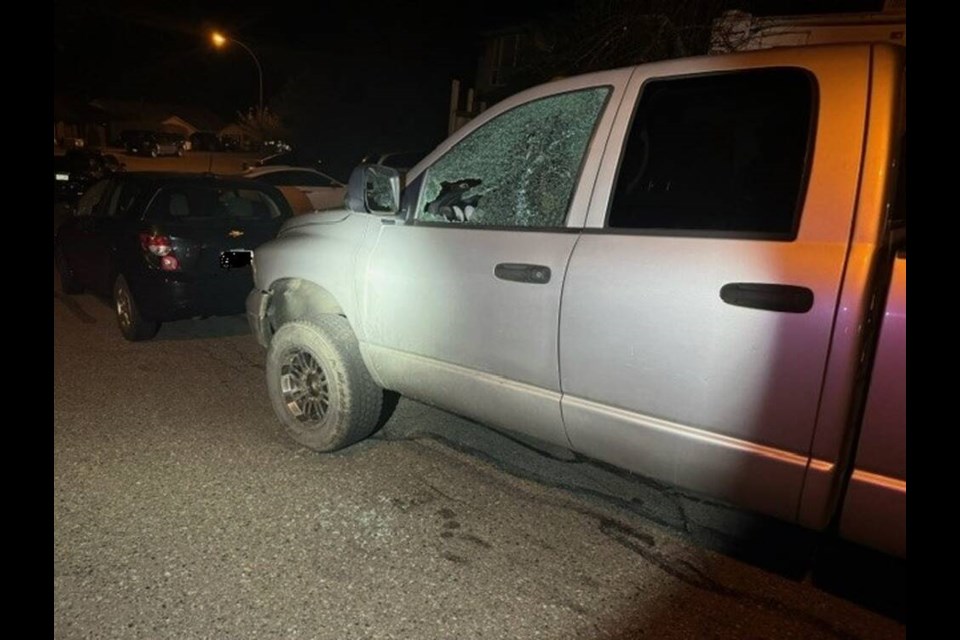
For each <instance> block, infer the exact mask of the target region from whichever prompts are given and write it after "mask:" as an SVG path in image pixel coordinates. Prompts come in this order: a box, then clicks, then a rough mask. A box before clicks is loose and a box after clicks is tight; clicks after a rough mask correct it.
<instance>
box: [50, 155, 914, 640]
mask: <svg viewBox="0 0 960 640" xmlns="http://www.w3.org/2000/svg"><path fill="white" fill-rule="evenodd" d="M241 160H242V159H238V158H233V159H226V160H224V162H228V163H229V162H233V163H237V164H239V161H241ZM198 162H200V160H199V156H194V157H192V158H191V157H190V156H188V157H187V158H183V159H177V158H170V159H158V160H152V159H133V162H132V163H131V162H129V161H128V166H129V168H130V169H131V170H136V169H139V168H151V167H152V168H157V169H163V170H168V167H170V166H173V167H182V168H183V169H184V170H197V169H196V165H197V163H198ZM131 164H132V166H130V165H131ZM144 164H146V165H148V166H141V165H144ZM201 170H202V168H201ZM216 170H219V171H223V172H227V170H226V169H225V168H224V169H220V168H219V167H218V168H217V169H216ZM263 357H264V353H263V350H262V349H261V348H260V346H259V345H257V344H256V342H255V340H254V339H253V337H252V336H251V335H250V334H249V331H248V329H247V327H246V324H245V321H244V319H243V318H242V317H240V316H236V317H230V318H217V319H209V320H195V321H184V322H177V323H170V324H168V325H165V326H163V327H162V328H161V330H160V333H159V334H158V336H157V337H156V339H154V340H153V341H150V342H146V343H138V344H132V343H128V342H125V341H124V340H123V339H122V338H121V337H120V334H119V331H118V330H117V328H116V325H115V322H114V319H113V315H112V311H111V308H110V306H109V304H108V303H107V302H106V301H104V300H101V299H98V298H96V297H93V296H90V295H80V296H64V295H63V294H62V293H61V292H60V290H59V284H58V281H57V275H56V273H54V636H55V637H57V638H150V639H156V638H177V639H180V638H186V639H190V638H213V639H219V638H224V639H238V640H240V639H246V638H317V639H326V638H330V639H349V638H358V639H359V638H414V639H421V638H423V639H428V638H438V639H439V638H504V639H515V638H516V639H526V638H551V639H554V638H590V639H593V638H616V639H627V638H657V639H660V638H664V639H670V638H744V637H751V638H870V639H874V638H879V639H884V638H902V637H905V635H906V629H905V627H904V626H903V625H902V624H900V623H898V622H896V621H894V620H893V619H891V618H888V617H885V616H883V615H880V614H878V613H875V612H873V611H870V610H867V609H865V608H863V607H861V606H860V605H858V604H855V603H854V602H852V601H850V600H848V599H844V598H840V597H837V596H835V595H832V594H830V593H827V592H825V591H824V590H823V589H821V588H819V587H818V586H815V585H814V584H813V583H811V581H810V580H809V579H804V573H805V567H806V561H807V559H808V553H807V551H808V550H809V547H807V546H806V545H805V543H807V542H808V540H807V539H806V538H803V537H800V538H798V537H796V536H795V535H794V531H793V530H792V529H788V528H783V527H781V526H780V525H777V524H775V523H772V522H770V521H767V520H764V519H760V518H755V517H753V516H749V515H747V514H743V513H741V512H737V511H734V510H731V509H728V508H726V507H724V506H723V505H718V504H716V503H713V502H711V501H708V500H704V499H702V498H699V497H697V496H691V495H686V494H683V493H679V492H677V491H674V490H672V489H670V488H668V487H664V486H661V485H659V484H657V483H653V482H649V481H646V480H644V479H642V478H638V477H636V476H632V475H630V474H626V473H622V472H620V471H618V470H615V469H610V468H607V467H604V466H601V465H598V464H595V463H592V462H589V461H586V460H582V459H579V458H576V457H573V456H571V455H570V454H568V453H566V452H563V451H556V450H547V451H543V450H541V449H538V448H536V447H532V446H530V443H526V442H521V441H518V440H516V439H515V438H511V437H507V436H505V435H503V434H500V433H497V432H495V431H492V430H489V429H486V428H483V427H480V426H478V425H475V424H473V423H471V422H469V421H466V420H463V419H460V418H458V417H455V416H452V415H450V414H447V413H444V412H441V411H438V410H435V409H432V408H430V407H427V406H425V405H422V404H419V403H415V402H411V401H406V400H401V402H400V404H399V405H398V407H397V410H396V412H395V414H394V416H393V418H392V419H391V420H390V422H389V423H388V424H387V425H386V427H385V428H384V429H383V430H381V431H380V432H379V433H378V434H376V435H375V437H374V438H372V439H370V440H368V441H366V442H362V443H360V444H358V445H355V446H353V447H351V448H349V449H347V450H345V451H342V452H339V453H336V454H328V455H321V454H316V453H313V452H311V451H308V450H306V449H303V448H301V447H299V446H298V445H296V444H295V443H293V442H292V441H291V440H289V439H288V438H287V437H286V436H285V435H284V434H283V433H282V431H281V428H280V426H279V423H278V422H277V421H276V420H275V418H274V416H273V414H272V412H271V409H270V406H269V402H268V399H267V394H266V385H265V382H264V379H263Z"/></svg>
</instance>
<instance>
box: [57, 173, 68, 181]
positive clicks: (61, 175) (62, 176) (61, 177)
mask: <svg viewBox="0 0 960 640" xmlns="http://www.w3.org/2000/svg"><path fill="white" fill-rule="evenodd" d="M53 179H54V180H58V181H60V182H67V181H68V180H69V179H70V174H69V173H55V174H53Z"/></svg>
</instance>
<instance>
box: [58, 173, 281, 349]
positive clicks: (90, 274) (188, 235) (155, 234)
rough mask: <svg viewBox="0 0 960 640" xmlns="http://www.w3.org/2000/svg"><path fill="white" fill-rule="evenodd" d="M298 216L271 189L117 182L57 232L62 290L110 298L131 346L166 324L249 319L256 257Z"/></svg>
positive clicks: (199, 181)
mask: <svg viewBox="0 0 960 640" xmlns="http://www.w3.org/2000/svg"><path fill="white" fill-rule="evenodd" d="M292 215H293V212H292V211H291V210H290V206H289V205H288V204H287V202H286V200H285V199H284V197H283V196H282V195H281V194H280V192H279V191H277V190H276V189H275V188H274V187H271V186H270V185H267V184H260V183H257V182H253V181H251V180H246V179H243V178H232V177H218V176H214V175H212V174H189V173H159V172H131V173H120V174H115V175H114V176H113V177H111V178H108V179H105V180H101V181H99V182H97V183H96V184H94V185H93V186H91V187H90V188H89V189H88V190H87V192H86V193H85V194H84V195H83V197H82V198H80V201H79V203H78V206H77V210H76V212H75V214H74V216H73V217H72V218H71V219H70V220H68V221H67V222H65V223H64V224H63V225H62V226H61V227H60V229H59V231H58V233H57V236H56V240H55V257H56V262H57V270H58V271H59V273H60V283H61V287H62V289H63V292H64V293H68V294H69V293H80V292H82V291H83V290H84V289H90V290H91V291H93V292H95V293H100V294H103V295H108V296H112V297H113V302H114V308H115V310H116V314H117V322H118V324H119V326H120V331H121V332H122V333H123V336H124V337H125V338H127V339H128V340H145V339H148V338H151V337H153V336H154V334H156V332H157V330H158V329H159V327H160V323H161V322H166V321H171V320H182V319H185V318H191V317H194V316H216V315H232V314H236V313H242V312H243V311H244V300H245V298H246V296H247V294H248V293H249V292H250V290H251V289H252V288H253V278H252V275H251V269H250V258H251V256H252V253H253V250H254V249H256V248H257V247H258V246H259V245H260V244H262V243H263V242H265V241H267V240H269V239H271V238H273V237H274V236H275V235H276V233H277V231H278V230H279V229H280V225H281V224H283V222H284V221H285V220H287V219H288V218H290V217H291V216H292Z"/></svg>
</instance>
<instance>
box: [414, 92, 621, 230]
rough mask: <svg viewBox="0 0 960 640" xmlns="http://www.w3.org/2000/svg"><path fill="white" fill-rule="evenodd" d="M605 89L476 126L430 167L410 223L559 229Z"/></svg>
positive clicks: (550, 100) (551, 99) (562, 97)
mask: <svg viewBox="0 0 960 640" xmlns="http://www.w3.org/2000/svg"><path fill="white" fill-rule="evenodd" d="M609 92H610V89H609V87H595V88H591V89H587V90H583V91H574V92H570V93H564V94H560V95H556V96H550V97H548V98H543V99H541V100H536V101H534V102H530V103H527V104H525V105H522V106H520V107H517V108H516V109H513V110H511V111H508V112H506V113H504V114H502V115H500V116H498V117H496V118H494V119H493V120H491V121H490V122H488V123H487V124H485V125H483V126H482V127H480V128H479V129H477V130H476V131H474V132H473V133H471V134H470V135H469V136H468V137H467V138H465V139H463V140H461V141H460V142H459V143H458V144H457V146H455V147H454V148H453V149H451V150H450V151H449V152H448V153H447V154H446V155H444V156H443V157H442V158H440V160H438V161H437V162H436V163H435V164H434V165H433V166H432V167H430V168H429V169H428V170H427V172H426V174H425V179H424V186H423V191H422V195H421V197H420V205H419V208H418V210H417V219H418V220H421V221H423V222H440V223H452V224H467V225H477V226H485V227H489V226H501V227H560V226H563V224H564V221H565V220H566V217H567V208H568V207H569V205H570V198H571V196H572V195H573V190H574V187H575V186H576V181H577V176H578V175H579V173H580V165H581V163H582V161H583V156H584V152H585V151H586V148H587V143H588V142H589V140H590V136H591V134H592V133H593V128H594V125H595V124H596V121H597V118H598V116H599V115H600V111H601V110H602V108H603V105H604V103H605V101H606V98H607V95H608V94H609Z"/></svg>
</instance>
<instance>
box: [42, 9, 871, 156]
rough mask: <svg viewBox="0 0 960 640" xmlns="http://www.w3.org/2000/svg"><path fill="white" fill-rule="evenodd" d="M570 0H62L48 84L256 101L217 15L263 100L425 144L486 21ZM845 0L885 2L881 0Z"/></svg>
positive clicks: (352, 128) (132, 95)
mask: <svg viewBox="0 0 960 640" xmlns="http://www.w3.org/2000/svg"><path fill="white" fill-rule="evenodd" d="M678 1H679V0H678ZM575 2H576V0H483V1H482V2H465V1H463V0H448V1H446V2H442V3H441V2H412V1H409V0H393V1H383V0H347V1H341V2H326V1H314V2H310V1H307V0H297V1H293V0H259V1H257V2H250V1H249V0H232V1H227V0H185V1H178V2H171V1H170V0H166V1H162V2H157V1H146V0H57V1H56V2H55V4H54V93H55V94H56V95H59V96H71V97H76V98H79V99H82V100H91V99H94V98H119V99H129V100H144V101H152V102H163V103H174V104H188V105H196V106H202V107H206V108H208V109H210V110H212V111H213V112H214V113H216V114H218V115H219V116H220V117H221V118H224V119H225V120H226V121H229V120H232V119H233V118H234V116H235V115H236V113H237V112H238V111H239V110H246V109H247V108H249V107H251V106H253V105H255V104H256V102H257V91H258V85H257V71H256V67H255V65H254V63H253V60H252V59H251V58H250V56H249V54H247V53H246V52H244V51H243V50H242V49H240V48H239V47H236V46H231V47H228V48H226V49H223V50H217V49H215V48H214V47H213V46H212V44H211V43H210V39H209V34H210V31H211V30H212V29H213V28H218V29H221V30H223V31H224V32H226V33H227V34H229V35H230V36H231V37H233V38H236V39H237V40H240V41H242V42H243V43H245V44H246V45H248V46H249V47H250V48H251V49H252V50H253V51H254V52H255V53H256V55H257V57H258V58H259V60H260V62H261V64H262V67H263V82H264V100H265V103H266V104H267V105H268V106H271V105H273V106H281V104H282V103H283V102H284V101H286V103H287V105H289V104H290V102H291V101H293V102H297V101H299V103H300V104H301V106H302V105H303V104H310V105H315V106H311V109H312V110H315V116H313V115H312V113H311V119H312V122H311V123H310V130H309V131H308V133H309V135H312V136H314V137H316V138H318V139H325V140H327V139H331V138H333V137H335V136H340V137H342V135H343V132H344V131H349V132H351V134H352V135H355V136H357V140H356V141H355V143H354V144H355V146H365V145H370V144H373V143H374V142H373V141H374V140H385V139H388V140H389V141H388V142H385V144H384V146H388V147H389V146H394V147H410V146H422V145H433V144H436V143H437V142H439V141H440V140H442V138H443V137H444V136H445V134H446V122H447V109H448V103H449V92H450V80H451V79H452V78H458V79H461V80H463V81H465V82H469V81H470V80H471V79H472V77H473V75H474V74H475V72H476V68H477V62H478V56H479V54H480V45H481V42H482V38H481V34H482V33H483V32H484V31H485V30H490V29H495V28H497V27H500V26H505V25H509V24H516V23H522V22H524V21H527V20H533V19H538V18H543V17H545V16H547V15H549V14H550V13H552V12H557V11H562V10H563V9H564V8H567V7H570V6H572V5H573V4H574V3H575ZM739 4H740V5H741V6H745V8H749V9H751V10H753V11H754V12H755V13H764V12H770V11H771V8H773V9H777V12H783V13H801V12H809V11H817V10H824V9H826V8H829V9H831V10H838V9H840V8H843V7H842V6H841V5H840V4H839V3H836V2H827V1H826V0H822V1H817V2H804V1H800V0H781V1H779V2H773V1H760V0H754V1H753V2H750V1H749V0H744V2H741V3H739ZM751 5H755V6H751ZM843 6H845V7H848V8H850V9H854V10H857V9H879V8H880V6H882V1H877V0H848V1H846V2H844V3H843ZM302 111H303V109H302V108H301V112H302ZM362 123H371V126H362ZM301 124H302V123H301ZM302 128H303V127H302V126H301V129H302ZM361 129H363V131H360V130H361ZM344 144H346V143H344Z"/></svg>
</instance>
